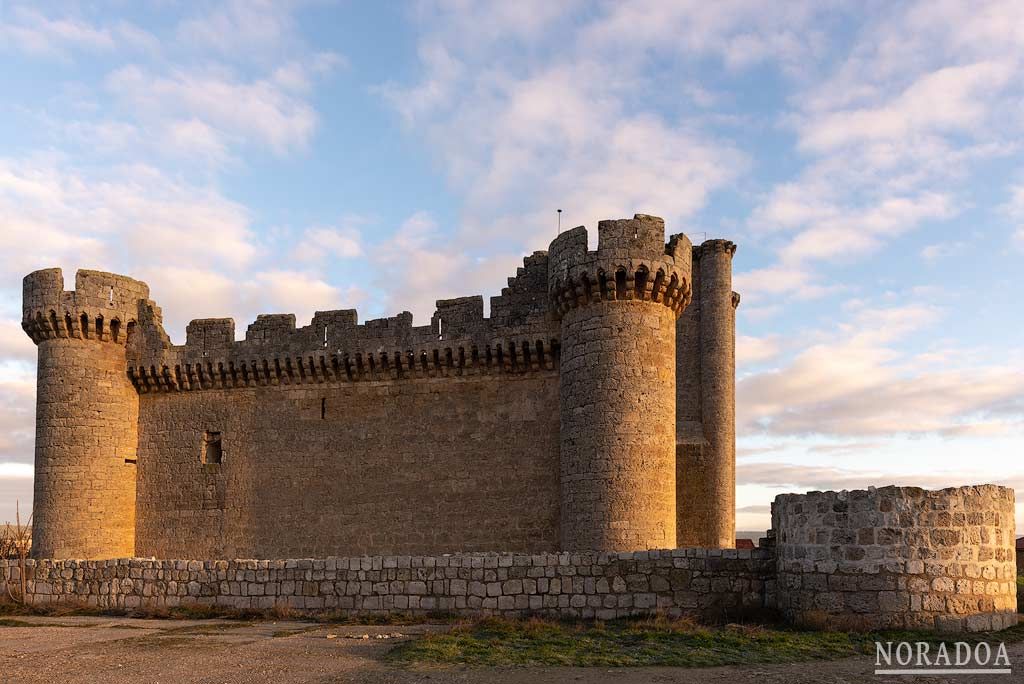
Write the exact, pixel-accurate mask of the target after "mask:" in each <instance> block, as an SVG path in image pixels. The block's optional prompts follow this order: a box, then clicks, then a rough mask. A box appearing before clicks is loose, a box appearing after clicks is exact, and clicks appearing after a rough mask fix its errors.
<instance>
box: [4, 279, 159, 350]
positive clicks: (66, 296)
mask: <svg viewBox="0 0 1024 684" xmlns="http://www.w3.org/2000/svg"><path fill="white" fill-rule="evenodd" d="M148 300H149V286H148V285H146V283H144V282H142V281H140V280H135V279H134V278H129V277H127V276H122V275H117V274H115V273H106V272H104V271H90V270H85V269H82V270H79V271H78V272H77V273H76V274H75V289H74V290H64V274H63V272H62V271H61V269H59V268H47V269H43V270H40V271H34V272H32V273H29V274H28V275H27V276H25V278H24V280H23V281H22V322H21V327H22V328H23V329H24V330H25V332H26V333H28V335H29V337H31V338H32V340H33V341H34V342H35V343H36V344H39V343H40V342H42V341H43V340H45V339H50V338H53V337H75V338H87V339H88V338H92V339H97V340H102V341H111V342H117V343H120V344H123V343H124V340H125V337H126V328H127V326H129V325H134V323H135V322H136V319H137V317H138V315H139V305H140V302H145V301H148Z"/></svg>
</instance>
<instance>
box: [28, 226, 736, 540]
mask: <svg viewBox="0 0 1024 684" xmlns="http://www.w3.org/2000/svg"><path fill="white" fill-rule="evenodd" d="M735 249H736V248H735V245H734V244H733V243H731V242H728V241H726V240H709V241H707V242H704V243H703V244H702V245H700V246H698V247H693V246H692V245H691V243H690V240H689V239H688V238H687V237H686V236H685V235H682V234H678V235H673V236H671V237H670V238H669V239H668V241H667V242H666V239H665V226H664V222H663V221H662V220H661V219H659V218H656V217H653V216H644V215H637V216H635V217H634V218H632V219H624V220H617V221H602V222H600V224H599V225H598V245H597V250H596V251H589V250H588V249H587V231H586V229H585V228H583V227H579V228H575V229H572V230H569V231H567V232H564V233H562V234H561V235H559V236H558V237H557V238H556V239H555V240H554V241H553V242H552V243H551V246H550V249H549V250H548V251H547V252H535V253H534V254H533V255H532V256H529V257H526V259H525V260H524V264H523V267H522V268H520V269H519V270H518V272H517V273H516V275H515V276H514V277H512V278H510V279H509V281H508V287H507V288H504V289H503V290H502V292H501V294H500V295H499V296H497V297H492V298H491V307H490V317H484V315H483V298H482V297H480V296H475V297H464V298H460V299H450V300H442V301H438V302H437V311H436V313H435V314H434V315H433V316H432V318H431V320H430V324H429V325H424V326H414V325H413V321H412V315H411V314H410V313H408V312H403V313H401V314H399V315H397V316H395V317H393V318H385V319H379V320H371V321H367V322H365V323H363V324H362V325H360V324H358V322H357V317H356V312H355V311H354V310H342V311H321V312H317V313H316V315H315V316H314V317H313V320H312V323H311V324H310V325H308V326H305V327H301V328H296V326H295V317H294V315H291V314H273V315H260V316H258V317H257V319H256V321H255V322H254V323H252V324H250V325H249V326H248V329H247V330H246V334H245V339H244V340H243V341H236V340H235V324H234V321H232V320H231V319H203V320H195V321H192V322H191V323H190V324H189V325H188V328H187V333H186V336H187V339H186V341H185V344H184V345H180V346H178V345H173V344H171V342H170V340H169V338H168V336H167V334H166V333H165V332H164V329H163V327H162V324H161V313H160V309H159V307H158V306H157V305H156V304H155V303H154V302H153V301H152V300H151V299H150V296H149V288H148V287H147V285H146V284H145V283H142V282H139V281H137V280H133V279H131V278H127V277H124V276H119V275H112V274H109V273H101V272H97V271H85V270H83V271H79V272H78V273H77V275H76V278H75V289H74V290H73V291H65V290H64V281H63V277H62V274H61V271H60V269H47V270H42V271H36V272H34V273H32V274H30V275H28V276H26V277H25V280H24V317H23V324H22V325H23V327H24V329H25V331H26V332H27V333H28V334H29V335H30V336H31V337H32V339H33V340H34V341H35V342H36V344H37V345H38V348H39V375H38V399H37V402H38V403H37V415H36V456H35V506H34V516H35V517H34V521H35V528H34V536H35V538H34V545H33V552H34V554H35V555H36V556H37V557H40V558H83V559H88V558H115V557H129V556H156V557H163V558H230V557H251V558H285V557H296V556H326V555H334V554H357V553H358V554H362V553H370V554H380V553H420V554H425V553H445V552H456V551H513V552H546V551H558V550H577V549H587V550H599V551H635V550H644V549H651V548H675V547H677V546H700V547H707V548H728V547H732V546H733V544H734V526H735V525H734V522H735V513H734V510H735V505H734V496H735V432H734V422H735V417H734V416H735V406H734V405H735V400H734V376H735V362H734V357H735V350H734V346H735V333H734V331H735V314H734V311H735V308H736V306H737V304H738V302H739V295H737V294H736V293H735V292H733V291H732V286H731V281H732V277H731V272H732V266H731V261H732V255H733V252H734V251H735Z"/></svg>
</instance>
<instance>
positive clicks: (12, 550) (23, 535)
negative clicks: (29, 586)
mask: <svg viewBox="0 0 1024 684" xmlns="http://www.w3.org/2000/svg"><path fill="white" fill-rule="evenodd" d="M31 548H32V516H31V515H29V517H28V520H27V521H26V522H25V524H24V525H23V524H22V523H21V502H19V501H15V502H14V525H11V523H4V527H3V531H0V558H4V559H15V560H17V561H18V568H19V569H20V572H19V573H18V580H17V584H15V583H13V582H10V581H7V582H4V593H6V595H7V598H8V599H10V601H12V602H13V603H24V602H25V591H26V576H25V559H27V558H28V554H29V551H30V550H31ZM12 585H14V586H16V587H17V588H16V589H15V588H12Z"/></svg>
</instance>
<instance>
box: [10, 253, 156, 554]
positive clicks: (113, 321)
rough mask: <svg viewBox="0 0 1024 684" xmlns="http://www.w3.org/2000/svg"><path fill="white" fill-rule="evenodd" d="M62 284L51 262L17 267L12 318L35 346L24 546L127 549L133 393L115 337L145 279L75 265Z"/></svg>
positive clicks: (128, 327)
mask: <svg viewBox="0 0 1024 684" xmlns="http://www.w3.org/2000/svg"><path fill="white" fill-rule="evenodd" d="M63 290H64V278H63V276H62V274H61V271H60V269H58V268H54V269H47V270H43V271H36V272H34V273H31V274H29V275H27V276H25V280H24V302H23V318H22V327H23V328H24V330H25V332H26V333H28V334H29V336H30V337H31V338H32V340H33V341H34V342H35V343H36V345H37V346H38V348H39V370H38V380H37V387H36V392H37V394H36V450H35V494H34V497H35V498H34V502H33V528H32V555H33V556H34V557H36V558H81V559H101V558H124V557H130V556H133V555H134V554H135V460H136V448H137V442H138V432H137V429H138V417H139V400H138V395H137V393H136V391H135V389H134V388H133V387H132V385H131V383H130V382H129V381H128V377H127V373H126V358H125V342H126V340H127V338H128V335H129V334H130V332H131V331H132V329H133V328H134V325H135V318H136V314H137V311H138V305H139V300H145V299H148V297H149V288H148V287H147V286H146V284H145V283H141V282H139V281H137V280H132V279H131V278H125V277H123V276H117V275H113V274H110V273H101V272H99V271H79V272H78V274H77V275H76V278H75V290H74V291H71V292H64V291H63Z"/></svg>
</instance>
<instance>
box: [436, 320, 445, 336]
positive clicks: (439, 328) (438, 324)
mask: <svg viewBox="0 0 1024 684" xmlns="http://www.w3.org/2000/svg"><path fill="white" fill-rule="evenodd" d="M437 339H439V340H443V339H444V333H443V332H442V331H441V318H440V317H438V319H437Z"/></svg>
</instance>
